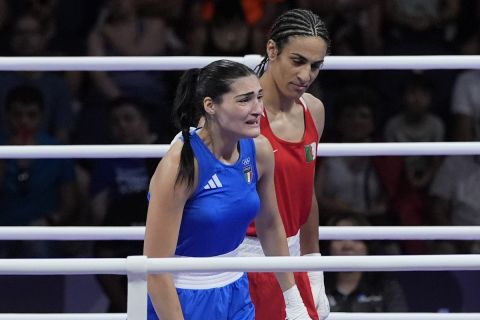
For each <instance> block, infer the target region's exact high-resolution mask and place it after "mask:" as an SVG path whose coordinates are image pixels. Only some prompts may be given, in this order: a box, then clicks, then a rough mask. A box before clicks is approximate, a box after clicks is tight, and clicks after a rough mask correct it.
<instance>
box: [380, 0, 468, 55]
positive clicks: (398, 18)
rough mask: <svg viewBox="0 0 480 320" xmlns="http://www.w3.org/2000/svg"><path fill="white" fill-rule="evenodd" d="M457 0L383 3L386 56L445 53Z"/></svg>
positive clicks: (449, 49) (392, 1) (390, 0)
mask: <svg viewBox="0 0 480 320" xmlns="http://www.w3.org/2000/svg"><path fill="white" fill-rule="evenodd" d="M460 7H461V6H460V0H429V1H424V0H387V1H385V24H386V30H387V31H386V37H385V38H386V53H387V54H448V53H451V48H449V42H451V41H453V38H454V36H455V31H454V28H455V22H456V19H457V16H458V15H459V13H460Z"/></svg>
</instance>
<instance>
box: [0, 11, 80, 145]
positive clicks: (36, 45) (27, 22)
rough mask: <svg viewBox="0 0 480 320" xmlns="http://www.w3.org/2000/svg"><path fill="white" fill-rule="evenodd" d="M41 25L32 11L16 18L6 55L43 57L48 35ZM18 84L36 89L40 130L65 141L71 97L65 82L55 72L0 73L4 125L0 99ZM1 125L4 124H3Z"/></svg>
mask: <svg viewBox="0 0 480 320" xmlns="http://www.w3.org/2000/svg"><path fill="white" fill-rule="evenodd" d="M44 28H45V26H44V25H42V22H41V20H40V19H39V18H38V17H37V16H35V15H34V14H33V13H32V12H28V13H24V14H22V15H20V16H19V17H18V18H17V20H16V21H15V23H14V24H13V30H12V33H11V35H10V55H12V56H20V57H26V56H47V55H49V52H48V51H47V47H48V40H49V38H48V37H49V36H48V35H47V34H46V30H45V29H44ZM19 85H29V86H33V87H35V88H37V89H38V90H40V92H41V94H42V96H43V99H44V110H43V117H42V123H41V129H42V130H43V131H45V132H47V133H48V134H50V135H52V136H54V137H55V138H57V139H59V140H60V141H63V142H67V141H69V138H70V131H71V128H72V123H73V114H72V105H71V96H70V92H69V88H68V85H67V82H66V81H65V79H64V78H63V77H62V76H61V75H59V74H56V73H52V72H39V71H34V72H31V71H25V72H23V71H22V72H2V73H0V120H2V119H3V120H2V122H5V104H4V99H5V96H6V94H7V92H8V91H10V90H11V89H12V88H13V87H16V86H19ZM3 124H4V123H3Z"/></svg>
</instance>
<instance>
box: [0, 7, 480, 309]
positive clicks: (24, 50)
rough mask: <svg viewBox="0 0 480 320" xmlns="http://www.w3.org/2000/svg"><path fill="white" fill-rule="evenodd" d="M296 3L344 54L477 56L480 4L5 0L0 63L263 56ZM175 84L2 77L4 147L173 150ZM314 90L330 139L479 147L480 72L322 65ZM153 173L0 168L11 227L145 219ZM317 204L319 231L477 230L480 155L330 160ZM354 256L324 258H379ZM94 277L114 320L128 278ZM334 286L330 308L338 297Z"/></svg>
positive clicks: (2, 253) (0, 220)
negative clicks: (274, 28) (273, 28)
mask: <svg viewBox="0 0 480 320" xmlns="http://www.w3.org/2000/svg"><path fill="white" fill-rule="evenodd" d="M293 7H302V8H308V9H311V10H312V11H315V12H316V13H318V14H319V15H320V16H321V17H323V18H324V19H325V21H326V22H327V24H328V27H329V31H330V33H331V39H332V46H331V52H330V53H331V55H335V56H339V55H348V56H365V55H477V54H479V53H480V1H477V0H322V1H316V0H296V1H295V0H183V1H182V0H104V1H91V0H64V1H58V0H0V55H1V56H11V57H14V56H20V57H25V56H45V57H47V56H48V57H52V56H53V57H55V56H179V55H182V56H184V55H191V56H243V55H247V54H260V55H263V54H264V51H265V48H264V46H265V42H266V40H267V37H268V28H269V26H270V25H271V22H272V21H273V19H274V18H275V17H276V16H278V14H279V13H281V12H283V11H284V10H286V9H288V8H293ZM179 75H180V72H172V71H122V72H103V71H98V72H80V71H67V72H40V71H35V72H33V71H32V72H31V71H25V72H23V71H22V72H5V71H1V72H0V143H1V144H2V145H51V144H167V143H169V142H170V141H171V139H172V138H173V136H174V135H175V134H176V130H175V129H174V128H173V127H172V124H171V123H170V108H171V105H172V99H173V93H174V90H175V86H176V83H177V81H178V78H179ZM310 91H311V92H312V93H313V94H315V95H316V96H317V97H319V98H320V99H321V100H322V101H323V102H324V104H325V107H326V128H325V132H324V136H323V138H322V141H321V142H349V143H356V142H358V143H361V142H441V141H478V140H479V139H480V71H478V70H403V71H392V70H383V71H334V70H331V71H321V72H320V76H319V77H318V79H317V81H316V82H315V83H314V84H313V86H312V87H311V88H310ZM157 163H158V159H96V160H85V159H49V160H40V159H19V160H1V161H0V225H2V226H44V225H46V226H72V225H93V226H129V225H132V226H133V225H143V224H144V223H145V216H146V206H147V203H146V193H147V189H148V183H149V179H150V176H151V174H152V172H153V170H154V169H155V166H156V164H157ZM316 194H317V198H318V201H319V210H320V218H321V224H322V225H337V224H336V223H338V222H339V221H341V218H342V217H343V218H345V217H347V218H348V217H355V218H350V219H353V220H349V221H350V222H348V223H350V225H373V226H378V225H398V226H417V225H457V226H461V225H467V226H471V225H480V157H479V156H473V155H472V156H446V157H425V156H421V157H419V156H408V157H331V158H328V157H321V158H319V161H318V167H317V176H316ZM359 217H360V218H359ZM347 218H345V219H346V220H348V219H347ZM355 219H358V220H355ZM332 221H336V222H332ZM352 221H354V222H352ZM355 221H357V222H355ZM358 221H361V222H358ZM353 246H354V247H355V246H357V247H358V248H359V250H360V252H361V253H358V252H355V250H346V251H345V250H343V249H344V248H343V249H342V246H341V245H339V244H335V243H332V244H331V245H326V246H322V251H323V250H326V251H325V254H326V253H327V252H328V253H329V254H339V253H338V252H340V254H352V252H353V254H372V253H371V252H369V250H368V247H367V246H365V244H362V243H357V244H354V245H353ZM342 250H343V251H342ZM347 251H348V252H347ZM141 252H142V246H141V243H137V244H136V243H132V242H130V243H121V242H118V241H117V242H111V243H110V242H101V243H93V242H91V243H78V244H74V245H72V244H69V245H68V246H67V245H62V244H61V243H54V242H47V241H43V242H42V241H37V242H22V241H15V242H12V241H9V242H0V257H1V258H14V257H88V256H96V257H125V256H127V255H133V254H141ZM342 252H343V253H342ZM379 252H381V253H382V254H434V253H480V245H479V243H477V242H473V241H471V242H460V241H403V242H394V241H391V242H385V243H383V244H382V247H381V250H380V251H379ZM352 276H353V278H355V279H360V278H361V277H360V278H359V277H358V275H350V280H351V278H352ZM341 278H342V277H338V279H341ZM336 279H337V278H336ZM99 281H100V282H101V283H102V284H103V285H104V288H105V291H106V292H107V294H108V295H109V297H110V298H111V306H110V310H111V311H114V312H119V310H123V309H124V306H125V304H124V295H123V293H124V292H125V290H126V287H125V283H124V282H122V281H121V279H119V278H116V277H112V276H101V277H99ZM332 281H334V280H333V278H332ZM359 281H360V280H358V281H357V282H359ZM388 281H390V280H388ZM354 282H355V281H354ZM329 283H334V282H329ZM361 283H362V284H363V285H364V286H365V285H366V284H364V283H363V282H361ZM387 287H388V288H390V289H391V288H392V286H391V285H389V286H387ZM382 288H384V285H381V284H379V285H378V288H377V289H378V290H383V289H382ZM337 289H338V288H336V289H333V288H332V291H331V292H332V296H331V297H332V299H337V300H338V299H339V297H338V296H337V297H336V296H335V295H338V294H341V293H339V292H337ZM377 289H375V290H377ZM338 290H340V289H338ZM340 292H342V291H341V290H340ZM375 292H376V291H375ZM375 292H374V293H375ZM376 294H377V293H376ZM377 295H378V294H377ZM393 298H394V299H393V300H394V301H395V302H396V303H395V304H392V305H393V307H392V308H391V309H389V310H387V311H398V310H400V311H401V310H403V309H402V307H401V306H402V305H403V300H402V299H400V298H398V295H396V293H394V294H393ZM370 302H371V301H370ZM339 303H340V302H339ZM357 303H358V301H357ZM353 309H354V310H353V311H355V310H357V309H355V308H353ZM339 310H342V309H339ZM358 310H364V309H362V308H360V309H358ZM368 310H370V309H368ZM374 310H376V311H382V310H383V311H385V310H386V309H385V308H384V309H381V308H380V309H379V308H376V309H374ZM350 311H352V310H350Z"/></svg>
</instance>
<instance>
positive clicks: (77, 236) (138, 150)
mask: <svg viewBox="0 0 480 320" xmlns="http://www.w3.org/2000/svg"><path fill="white" fill-rule="evenodd" d="M220 58H226V59H230V60H234V61H238V62H242V63H244V64H246V65H248V66H250V67H254V66H256V65H257V64H258V63H259V62H260V60H261V57H260V56H259V55H247V56H244V57H22V58H18V57H8V58H7V57H3V58H0V70H2V71H22V70H24V71H66V70H78V71H98V70H104V71H125V70H131V71H136V70H165V71H168V70H170V71H173V70H175V71H177V70H185V69H187V68H193V67H203V66H205V65H206V64H208V63H210V62H212V61H214V60H218V59H220ZM323 69H325V70H397V69H398V70H400V69H416V70H429V69H480V56H461V57H459V56H383V57H379V56H375V57H373V56H372V57H368V56H362V57H358V56H355V57H346V56H341V57H340V56H328V57H326V58H325V65H324V68H323ZM168 148H169V146H168V145H115V146H114V145H102V146H98V145H88V146H1V147H0V159H1V158H3V159H19V158H42V159H43V158H117V157H124V158H146V157H162V156H163V155H164V154H165V153H166V151H167V150H168ZM471 154H480V143H475V142H453V143H443V142H442V143H369V144H365V143H364V144H320V146H319V148H318V155H319V156H376V155H471ZM477 228H478V227H330V228H328V227H320V235H321V239H363V240H372V239H423V240H425V239H451V240H473V239H479V238H480V232H479V230H478V229H477ZM99 229H101V230H100V231H101V232H99ZM92 232H93V233H92ZM143 235H144V228H143V227H124V228H121V227H120V228H118V227H116V228H113V227H110V228H108V227H105V228H103V227H93V228H92V227H52V228H49V227H2V228H0V240H37V239H39V240H40V239H43V240H90V239H96V240H142V239H143ZM134 260H135V261H134ZM267 261H268V263H267ZM143 263H144V264H143ZM267 265H268V267H267ZM294 270H295V271H310V270H324V271H419V270H423V271H439V270H480V255H452V256H446V255H429V256H413V255H410V256H356V257H345V256H343V257H342V256H324V257H256V258H183V259H181V264H180V263H179V259H176V258H164V259H147V258H146V257H128V258H127V259H93V258H92V259H1V260H0V274H2V275H18V274H30V275H41V274H127V276H128V278H129V297H128V299H129V300H130V299H132V298H134V297H136V299H137V300H135V302H136V303H137V302H138V301H140V300H142V299H143V297H145V298H146V289H145V287H146V284H145V283H144V284H141V285H140V286H137V287H135V286H133V285H132V283H133V282H138V281H133V280H132V278H136V279H140V278H142V277H143V276H144V275H146V273H157V272H172V271H173V272H175V271H177V272H178V271H187V272H192V271H200V272H201V271H205V272H207V271H260V272H262V271H294ZM137 304H138V305H135V306H134V305H132V304H129V307H128V309H129V310H128V314H73V313H72V314H0V320H4V319H9V320H27V319H29V320H47V319H49V320H56V319H58V320H59V319H62V320H96V319H104V320H120V319H122V320H126V319H127V316H128V320H137V319H138V320H139V319H142V320H143V319H144V316H143V314H144V312H145V310H143V307H142V305H143V304H140V303H139V302H138V303H137ZM141 315H142V316H141ZM353 319H355V320H366V319H369V320H377V319H378V320H380V319H382V320H407V319H408V320H414V319H419V320H430V319H431V320H437V319H443V320H460V319H462V320H470V319H480V314H478V313H459V314H429V313H332V314H331V315H330V317H329V320H353Z"/></svg>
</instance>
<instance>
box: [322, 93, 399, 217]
mask: <svg viewBox="0 0 480 320" xmlns="http://www.w3.org/2000/svg"><path fill="white" fill-rule="evenodd" d="M376 107H377V97H376V95H375V93H374V92H372V91H371V90H369V89H367V88H364V87H347V88H346V89H344V90H343V91H342V92H340V93H339V95H338V98H337V101H336V104H335V107H334V109H335V111H336V112H337V115H336V119H337V121H335V123H336V124H337V128H336V129H337V134H338V135H337V141H338V142H348V143H352V142H353V143H361V142H373V141H375V140H376V136H375V129H376V125H377V124H376V118H375V109H376ZM383 162H384V158H382V157H334V158H332V157H331V158H322V159H321V160H320V161H319V164H318V165H317V174H316V194H317V199H318V204H319V208H320V212H322V217H325V218H326V219H328V218H329V217H331V216H335V215H336V214H339V213H341V212H344V211H352V212H356V213H358V214H361V215H363V216H364V217H365V218H366V219H367V220H369V221H370V223H371V224H373V225H391V224H392V221H391V217H390V216H389V197H388V194H387V191H386V189H385V186H384V181H383V180H382V178H383V175H382V174H381V172H380V171H381V170H382V169H381V168H382V167H383V165H382V163H383Z"/></svg>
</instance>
